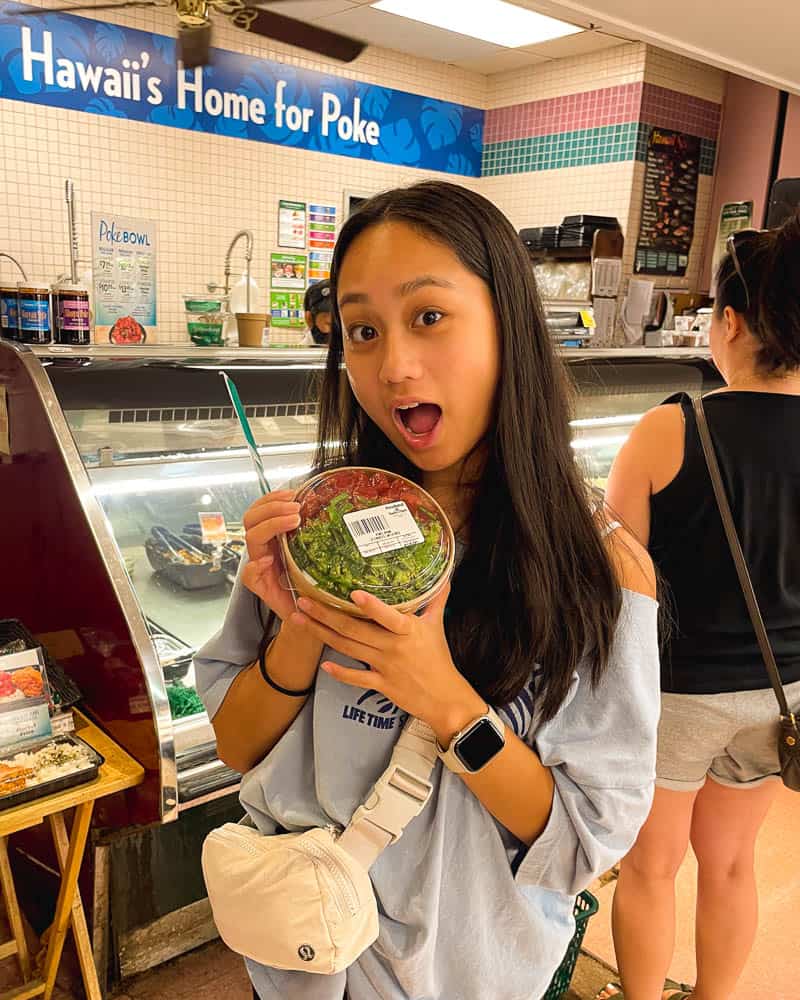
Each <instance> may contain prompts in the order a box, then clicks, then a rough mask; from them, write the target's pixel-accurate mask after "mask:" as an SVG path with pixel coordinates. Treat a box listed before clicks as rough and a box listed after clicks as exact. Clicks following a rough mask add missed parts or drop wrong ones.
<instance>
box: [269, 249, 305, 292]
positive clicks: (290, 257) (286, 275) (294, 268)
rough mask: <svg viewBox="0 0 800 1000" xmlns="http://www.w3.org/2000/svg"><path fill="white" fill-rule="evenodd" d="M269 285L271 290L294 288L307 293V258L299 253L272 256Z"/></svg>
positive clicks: (274, 254)
mask: <svg viewBox="0 0 800 1000" xmlns="http://www.w3.org/2000/svg"><path fill="white" fill-rule="evenodd" d="M269 263H270V275H269V278H270V280H269V283H270V287H271V288H292V289H295V290H298V291H305V287H306V257H305V254H299V253H273V254H270V261H269Z"/></svg>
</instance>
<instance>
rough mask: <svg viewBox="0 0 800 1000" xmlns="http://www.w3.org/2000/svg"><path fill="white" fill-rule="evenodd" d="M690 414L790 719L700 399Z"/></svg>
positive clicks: (777, 693)
mask: <svg viewBox="0 0 800 1000" xmlns="http://www.w3.org/2000/svg"><path fill="white" fill-rule="evenodd" d="M694 413H695V417H696V419H697V430H698V432H699V434H700V443H701V444H702V446H703V453H704V454H705V457H706V465H707V466H708V473H709V475H710V476H711V484H712V486H713V487H714V496H715V497H716V499H717V506H718V507H719V513H720V517H721V518H722V525H723V527H724V528H725V535H726V537H727V539H728V545H729V546H730V550H731V555H732V556H733V562H734V565H735V566H736V573H737V575H738V577H739V583H740V584H741V587H742V594H743V595H744V600H745V604H746V605H747V610H748V612H749V613H750V620H751V621H752V623H753V629H754V631H755V633H756V638H757V639H758V645H759V648H760V649H761V656H762V658H763V660H764V666H765V667H766V669H767V675H768V676H769V681H770V684H771V685H772V690H773V691H774V692H775V698H776V699H777V701H778V706H779V708H780V712H781V715H782V716H784V717H785V718H789V719H793V716H792V713H791V712H790V711H789V706H788V704H787V703H786V695H785V694H784V691H783V684H782V683H781V675H780V673H779V672H778V664H777V663H776V662H775V654H774V653H773V651H772V645H771V643H770V641H769V635H768V633H767V629H766V626H765V625H764V619H763V618H762V617H761V609H760V608H759V606H758V601H757V600H756V594H755V591H754V590H753V582H752V580H751V579H750V571H749V570H748V568H747V562H746V561H745V558H744V552H743V551H742V544H741V542H740V541H739V535H738V533H737V531H736V524H735V523H734V520H733V514H732V513H731V507H730V504H729V503H728V496H727V494H726V492H725V485H724V483H723V481H722V473H721V472H720V468H719V462H718V461H717V453H716V451H715V450H714V442H713V441H712V439H711V432H710V431H709V429H708V421H707V420H706V411H705V407H704V406H703V400H702V398H701V397H700V396H698V397H697V398H696V399H695V401H694Z"/></svg>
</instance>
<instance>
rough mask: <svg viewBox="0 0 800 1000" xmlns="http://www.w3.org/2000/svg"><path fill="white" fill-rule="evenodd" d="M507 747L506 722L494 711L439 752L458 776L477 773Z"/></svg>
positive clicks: (474, 723) (490, 710) (471, 724)
mask: <svg viewBox="0 0 800 1000" xmlns="http://www.w3.org/2000/svg"><path fill="white" fill-rule="evenodd" d="M505 745H506V737H505V726H504V725H503V720H502V719H501V718H500V716H499V715H498V714H497V712H495V710H494V709H493V708H489V709H487V711H486V712H485V714H484V715H481V716H479V717H478V718H477V719H475V720H474V721H473V722H470V724H469V725H468V726H466V727H465V728H464V729H462V730H461V732H460V733H456V735H455V736H454V737H453V739H452V740H451V741H450V746H449V747H447V749H443V748H442V747H440V746H439V744H438V743H437V744H436V751H437V753H438V754H439V757H440V758H441V760H442V762H443V763H444V765H445V766H446V767H447V768H448V769H449V770H451V771H452V772H453V773H454V774H477V773H478V771H481V770H483V768H484V767H486V765H487V764H489V763H490V762H491V761H493V760H494V758H495V757H496V756H497V755H498V754H499V753H500V751H501V750H502V749H503V747H504V746H505Z"/></svg>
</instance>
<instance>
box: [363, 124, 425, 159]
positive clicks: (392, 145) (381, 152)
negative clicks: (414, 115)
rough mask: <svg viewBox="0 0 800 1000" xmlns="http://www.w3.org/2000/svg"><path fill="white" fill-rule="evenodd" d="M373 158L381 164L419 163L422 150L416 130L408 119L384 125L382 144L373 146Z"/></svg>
mask: <svg viewBox="0 0 800 1000" xmlns="http://www.w3.org/2000/svg"><path fill="white" fill-rule="evenodd" d="M371 149H372V157H373V159H375V160H379V161H380V162H381V163H418V162H419V155H420V148H419V142H418V141H417V137H416V136H415V135H414V129H413V128H412V127H411V122H410V121H409V120H408V119H407V118H401V119H400V121H399V122H394V123H393V124H391V125H384V126H383V128H381V137H380V142H379V143H378V145H377V146H372V147H371Z"/></svg>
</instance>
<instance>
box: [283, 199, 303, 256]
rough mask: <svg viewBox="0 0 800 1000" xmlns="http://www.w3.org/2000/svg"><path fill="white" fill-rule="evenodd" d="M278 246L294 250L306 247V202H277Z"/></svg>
mask: <svg viewBox="0 0 800 1000" xmlns="http://www.w3.org/2000/svg"><path fill="white" fill-rule="evenodd" d="M278 246H279V247H289V248H290V249H294V250H305V248H306V203H305V202H304V201H283V200H281V201H279V202H278Z"/></svg>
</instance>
